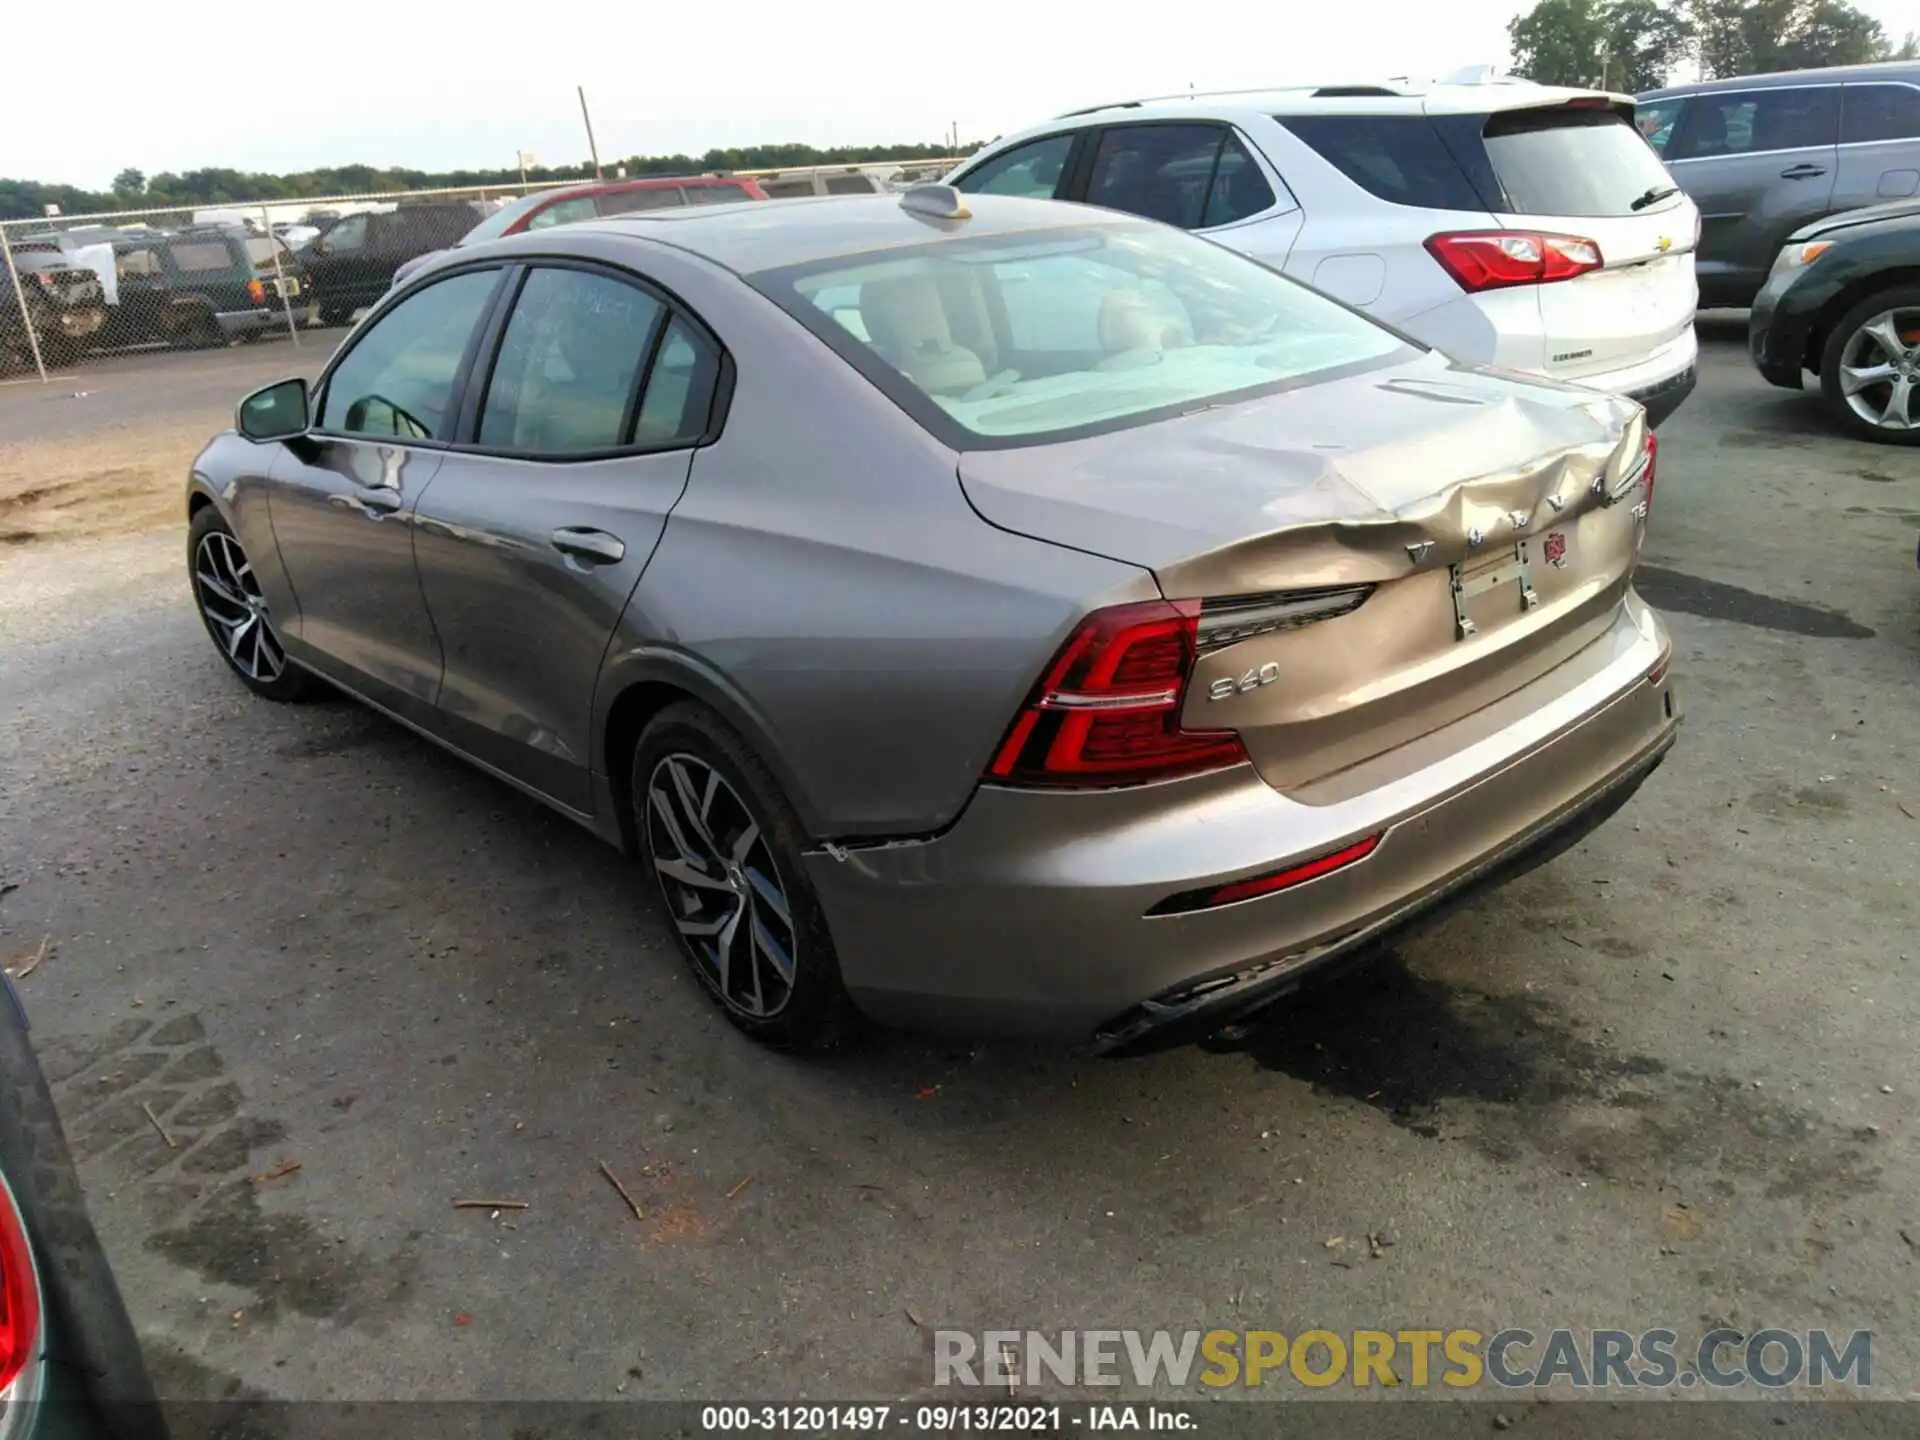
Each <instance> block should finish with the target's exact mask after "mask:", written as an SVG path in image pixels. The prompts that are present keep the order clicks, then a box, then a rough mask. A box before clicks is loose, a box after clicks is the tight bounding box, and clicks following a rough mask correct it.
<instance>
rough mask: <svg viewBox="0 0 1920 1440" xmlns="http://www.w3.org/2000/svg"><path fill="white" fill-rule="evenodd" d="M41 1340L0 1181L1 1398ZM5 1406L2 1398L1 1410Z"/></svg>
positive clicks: (20, 1243)
mask: <svg viewBox="0 0 1920 1440" xmlns="http://www.w3.org/2000/svg"><path fill="white" fill-rule="evenodd" d="M3 1000H4V997H0V1003H3ZM39 1337H40V1282H39V1280H38V1279H37V1278H36V1277H35V1275H34V1273H33V1251H32V1250H31V1249H30V1248H29V1247H28V1245H27V1232H26V1230H25V1229H24V1228H23V1226H22V1225H21V1222H20V1212H19V1211H18V1210H16V1209H15V1208H14V1204H13V1194H12V1192H11V1191H9V1190H8V1189H7V1185H6V1181H5V1180H4V1179H0V1397H4V1396H5V1394H6V1391H7V1388H8V1387H9V1386H11V1385H12V1384H13V1382H14V1381H15V1380H18V1379H19V1378H20V1372H21V1371H22V1370H24V1369H26V1367H27V1361H28V1360H29V1359H30V1358H31V1357H32V1355H33V1352H34V1349H35V1347H36V1345H37V1344H38V1341H39ZM4 1404H5V1401H4V1399H3V1398H0V1407H4Z"/></svg>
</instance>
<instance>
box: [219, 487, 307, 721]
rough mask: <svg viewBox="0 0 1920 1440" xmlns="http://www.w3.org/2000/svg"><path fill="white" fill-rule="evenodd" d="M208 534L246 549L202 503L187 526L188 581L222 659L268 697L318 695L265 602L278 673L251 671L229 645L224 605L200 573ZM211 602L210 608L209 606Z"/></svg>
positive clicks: (286, 699)
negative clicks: (266, 675)
mask: <svg viewBox="0 0 1920 1440" xmlns="http://www.w3.org/2000/svg"><path fill="white" fill-rule="evenodd" d="M208 536H225V537H226V539H227V541H228V542H229V543H231V544H232V545H233V546H234V547H235V548H236V549H239V550H240V553H241V554H242V555H244V554H245V551H244V549H241V547H240V540H239V537H238V536H236V535H235V534H234V533H233V527H232V526H230V525H229V524H227V522H226V519H225V517H224V516H222V515H221V513H220V512H219V510H217V509H215V508H214V507H213V506H212V505H204V506H202V507H201V508H200V510H199V512H198V513H197V514H195V515H194V517H193V522H192V523H191V524H190V525H188V526H187V583H188V584H189V585H190V586H191V587H192V588H193V604H194V608H195V609H196V610H198V611H199V612H200V623H201V624H203V625H205V626H206V627H207V636H208V638H209V639H211V640H212V641H213V648H214V649H215V650H217V651H218V652H219V654H220V658H221V659H222V660H224V661H226V662H227V668H228V669H229V670H231V671H232V672H233V673H234V675H235V676H236V677H237V678H238V679H239V681H240V683H241V684H242V685H245V686H246V687H247V688H248V689H249V690H251V691H253V693H254V694H256V695H259V696H262V697H264V698H265V699H268V700H277V701H280V702H282V703H292V702H294V701H299V700H306V699H309V698H311V697H312V696H313V695H315V694H318V693H319V692H320V690H321V688H322V687H321V684H320V682H319V680H317V679H316V678H315V677H314V676H313V675H312V674H310V673H309V672H308V671H305V670H302V669H301V668H300V667H299V666H298V665H296V664H294V662H293V661H292V660H291V659H288V658H287V655H286V650H285V648H284V647H281V646H280V641H279V637H278V636H277V635H276V634H274V632H273V629H272V621H271V618H270V617H269V616H268V615H267V613H266V610H265V607H264V605H263V606H262V607H261V611H260V615H259V617H258V623H260V624H262V625H265V626H266V628H267V634H268V638H269V639H270V640H271V641H272V643H273V645H274V646H276V647H279V649H280V660H281V663H280V668H279V671H278V673H277V674H275V675H273V676H272V677H271V678H263V677H262V676H261V675H256V674H252V673H250V672H249V670H248V669H247V667H246V665H245V664H243V663H242V661H241V660H240V659H237V658H236V657H235V656H234V654H233V653H232V651H231V650H230V649H229V648H228V645H227V639H226V632H225V630H224V629H223V627H222V622H221V620H220V619H219V618H218V617H219V616H220V614H221V611H222V610H223V608H225V607H224V606H223V604H222V602H221V601H220V600H219V598H218V596H213V595H210V594H209V590H208V587H207V585H206V583H205V582H204V581H203V580H202V578H201V573H200V570H201V548H200V547H201V542H202V541H204V540H205V539H207V537H208ZM210 605H211V608H209V607H210ZM243 653H244V652H243Z"/></svg>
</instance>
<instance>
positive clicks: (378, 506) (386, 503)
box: [357, 486, 407, 520]
mask: <svg viewBox="0 0 1920 1440" xmlns="http://www.w3.org/2000/svg"><path fill="white" fill-rule="evenodd" d="M357 498H358V499H359V501H360V504H361V507H362V508H363V509H364V510H365V511H366V512H367V514H368V515H369V516H371V517H372V518H373V519H375V520H378V519H379V518H380V517H381V516H383V515H391V514H393V512H394V511H396V510H398V509H399V508H400V507H401V506H402V505H404V504H406V503H407V497H406V496H404V495H402V494H401V493H400V492H399V491H398V490H390V489H388V488H387V487H385V486H380V487H377V488H373V489H367V490H362V491H361V492H360V494H359V496H358V497H357Z"/></svg>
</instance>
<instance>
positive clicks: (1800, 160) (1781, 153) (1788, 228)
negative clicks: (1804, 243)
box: [1665, 85, 1840, 305]
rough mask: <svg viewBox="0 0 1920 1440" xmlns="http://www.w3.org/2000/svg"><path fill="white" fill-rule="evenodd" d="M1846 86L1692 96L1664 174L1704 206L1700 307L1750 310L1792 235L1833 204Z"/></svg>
mask: <svg viewBox="0 0 1920 1440" xmlns="http://www.w3.org/2000/svg"><path fill="white" fill-rule="evenodd" d="M1839 133H1840V87H1839V86H1838V85H1809V86H1796V87H1782V88H1779V89H1771V90H1715V91H1709V92H1707V93H1705V94H1701V95H1693V96H1689V97H1688V99H1687V103H1686V108H1685V109H1684V110H1683V111H1682V113H1681V116H1680V119H1679V122H1678V124H1677V125H1676V127H1675V129H1674V133H1673V138H1672V140H1671V141H1670V142H1669V143H1668V145H1667V148H1666V152H1665V159H1666V162H1667V168H1668V169H1669V170H1671V171H1672V172H1673V178H1674V180H1675V182H1676V183H1677V184H1678V185H1679V186H1680V188H1681V189H1682V190H1684V191H1686V192H1687V195H1688V196H1689V197H1690V198H1691V199H1692V200H1693V203H1694V204H1695V205H1697V206H1698V207H1699V208H1700V250H1699V253H1698V255H1697V256H1696V257H1695V268H1696V270H1697V272H1698V274H1699V278H1700V300H1701V303H1702V304H1703V305H1744V304H1746V303H1747V302H1748V301H1749V300H1751V299H1752V298H1753V296H1754V293H1755V292H1756V291H1758V289H1759V288H1760V286H1761V284H1762V283H1763V282H1764V281H1765V280H1766V277H1767V271H1768V269H1769V268H1770V267H1771V266H1772V264H1773V257H1774V256H1775V255H1777V254H1778V253H1779V250H1780V245H1781V243H1782V242H1783V241H1784V240H1785V239H1786V238H1787V236H1788V235H1790V234H1791V233H1792V232H1793V231H1794V230H1796V229H1798V228H1799V227H1800V226H1802V225H1804V224H1806V223H1807V221H1809V220H1817V219H1819V218H1820V217H1821V216H1822V215H1825V214H1827V213H1828V212H1829V211H1830V210H1831V209H1832V208H1833V207H1832V203H1831V202H1832V199H1833V185H1834V170H1835V167H1836V165H1837V163H1838V162H1837V160H1836V158H1835V145H1836V142H1837V141H1838V139H1839Z"/></svg>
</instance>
